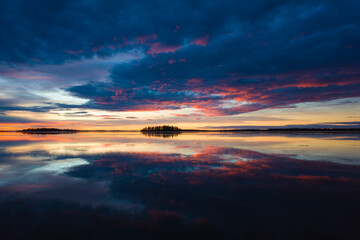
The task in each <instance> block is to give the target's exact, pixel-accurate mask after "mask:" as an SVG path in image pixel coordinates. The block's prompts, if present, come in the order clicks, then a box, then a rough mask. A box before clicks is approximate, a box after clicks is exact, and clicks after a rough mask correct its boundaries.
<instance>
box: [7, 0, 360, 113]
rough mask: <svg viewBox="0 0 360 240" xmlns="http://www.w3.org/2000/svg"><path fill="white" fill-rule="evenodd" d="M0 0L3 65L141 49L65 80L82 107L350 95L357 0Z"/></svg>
mask: <svg viewBox="0 0 360 240" xmlns="http://www.w3.org/2000/svg"><path fill="white" fill-rule="evenodd" d="M1 4H2V5H3V6H2V7H1V9H2V14H1V17H0V19H1V20H0V21H1V22H3V24H2V25H4V26H6V27H5V28H2V29H1V30H0V33H1V39H0V43H1V44H0V46H1V47H0V57H1V59H2V60H3V62H4V63H6V64H9V65H10V64H17V63H19V62H21V63H31V64H40V63H62V62H64V61H67V60H75V59H82V58H91V57H93V56H95V55H97V56H102V57H105V56H110V55H113V54H115V53H117V52H123V51H131V50H134V49H137V50H140V51H141V52H142V53H143V54H144V57H139V58H138V60H137V61H132V62H130V63H125V64H119V65H117V66H115V67H113V68H112V70H111V71H110V82H106V83H104V82H101V83H99V82H96V81H91V82H89V83H87V84H85V85H78V86H73V87H70V88H68V89H67V90H68V91H69V92H70V93H72V94H73V95H75V96H79V97H83V98H86V99H90V101H89V102H88V103H86V104H85V105H83V106H82V107H87V108H98V109H107V110H158V109H179V108H183V107H193V108H196V109H199V110H200V111H202V112H204V113H207V114H209V115H228V114H237V113H244V112H249V111H257V110H261V109H267V108H279V107H289V106H291V105H292V104H296V103H301V102H312V101H325V100H332V99H339V98H347V97H357V96H360V90H359V89H360V80H359V79H360V71H359V70H358V69H359V66H360V49H359V48H360V46H359V45H358V42H360V17H359V14H358V11H357V10H358V9H359V7H360V3H359V2H358V1H351V0H347V1H341V2H337V1H325V0H323V1H320V0H319V1H301V3H300V2H296V1H271V2H270V1H260V0H256V1H221V3H220V2H217V1H181V2H180V1H171V2H169V1H151V2H149V1H137V2H136V3H134V2H133V1H77V2H74V1H61V3H60V2H58V1H31V2H29V1H17V2H9V3H1Z"/></svg>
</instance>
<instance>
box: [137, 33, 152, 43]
mask: <svg viewBox="0 0 360 240" xmlns="http://www.w3.org/2000/svg"><path fill="white" fill-rule="evenodd" d="M156 40H157V34H156V33H154V34H152V35H146V36H138V37H136V38H135V43H136V44H147V43H149V42H152V41H156Z"/></svg>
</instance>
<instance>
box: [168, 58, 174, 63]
mask: <svg viewBox="0 0 360 240" xmlns="http://www.w3.org/2000/svg"><path fill="white" fill-rule="evenodd" d="M175 62H176V60H175V59H170V60H169V61H168V63H169V64H173V63H175Z"/></svg>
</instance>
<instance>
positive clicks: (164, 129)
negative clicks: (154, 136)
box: [140, 125, 182, 132]
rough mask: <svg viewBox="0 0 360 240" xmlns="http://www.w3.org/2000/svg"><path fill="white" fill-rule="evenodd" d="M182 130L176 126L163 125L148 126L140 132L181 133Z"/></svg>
mask: <svg viewBox="0 0 360 240" xmlns="http://www.w3.org/2000/svg"><path fill="white" fill-rule="evenodd" d="M181 131H182V130H181V129H180V128H178V127H176V126H170V125H163V126H149V127H144V128H143V129H141V130H140V132H181Z"/></svg>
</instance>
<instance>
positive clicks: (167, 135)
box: [141, 131, 182, 138]
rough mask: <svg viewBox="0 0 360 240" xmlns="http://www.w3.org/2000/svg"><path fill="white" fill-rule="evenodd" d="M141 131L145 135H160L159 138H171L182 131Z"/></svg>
mask: <svg viewBox="0 0 360 240" xmlns="http://www.w3.org/2000/svg"><path fill="white" fill-rule="evenodd" d="M141 133H142V134H143V135H145V136H147V137H160V138H173V137H177V136H179V135H180V134H181V133H182V132H180V131H178V132H175V131H172V132H154V131H153V132H145V131H141Z"/></svg>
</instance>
